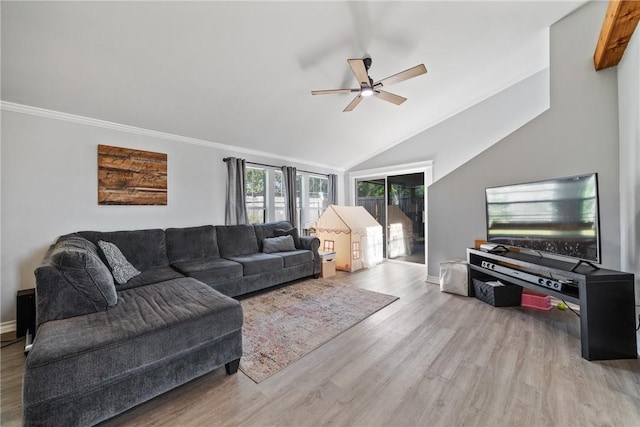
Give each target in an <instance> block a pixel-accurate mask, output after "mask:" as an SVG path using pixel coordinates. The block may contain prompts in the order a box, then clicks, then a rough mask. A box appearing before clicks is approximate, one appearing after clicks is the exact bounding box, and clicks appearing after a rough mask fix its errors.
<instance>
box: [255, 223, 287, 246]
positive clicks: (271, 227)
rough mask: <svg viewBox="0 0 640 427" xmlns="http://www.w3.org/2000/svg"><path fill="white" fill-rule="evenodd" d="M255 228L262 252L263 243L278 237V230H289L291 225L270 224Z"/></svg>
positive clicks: (257, 225)
mask: <svg viewBox="0 0 640 427" xmlns="http://www.w3.org/2000/svg"><path fill="white" fill-rule="evenodd" d="M253 228H254V230H255V233H256V239H257V241H258V251H257V252H262V241H263V240H264V239H267V238H269V237H276V233H275V231H276V230H289V229H291V224H289V223H288V222H287V221H279V222H270V223H267V224H254V225H253Z"/></svg>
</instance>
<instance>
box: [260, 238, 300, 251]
mask: <svg viewBox="0 0 640 427" xmlns="http://www.w3.org/2000/svg"><path fill="white" fill-rule="evenodd" d="M295 250H296V245H295V243H293V237H291V236H289V235H287V236H280V237H268V238H266V239H264V240H263V241H262V252H264V253H265V254H272V253H274V252H287V251H295Z"/></svg>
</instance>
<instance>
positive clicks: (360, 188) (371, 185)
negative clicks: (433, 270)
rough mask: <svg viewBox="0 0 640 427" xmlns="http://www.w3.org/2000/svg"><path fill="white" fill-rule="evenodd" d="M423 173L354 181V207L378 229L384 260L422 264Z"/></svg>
mask: <svg viewBox="0 0 640 427" xmlns="http://www.w3.org/2000/svg"><path fill="white" fill-rule="evenodd" d="M424 200H425V193H424V173H423V172H420V173H412V174H402V175H389V176H386V177H382V178H370V179H369V178H362V179H357V180H356V200H355V204H356V205H359V206H363V207H364V208H365V209H366V210H367V211H368V212H369V213H370V214H371V215H372V216H373V217H374V218H375V219H376V221H378V222H379V223H380V224H381V225H382V230H383V239H384V240H383V241H384V246H383V247H384V257H385V258H388V259H397V260H401V261H408V262H415V263H420V264H424V263H425V221H424V220H425V218H424V212H425V206H424Z"/></svg>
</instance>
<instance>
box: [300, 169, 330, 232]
mask: <svg viewBox="0 0 640 427" xmlns="http://www.w3.org/2000/svg"><path fill="white" fill-rule="evenodd" d="M296 185H297V191H298V194H297V200H298V215H299V216H298V220H299V223H300V225H301V227H302V228H303V229H307V228H311V227H312V226H315V222H316V221H317V220H318V217H320V215H322V212H324V210H325V209H326V208H327V206H328V205H327V194H328V187H329V179H328V178H327V177H323V176H317V175H311V174H307V173H298V176H297V180H296Z"/></svg>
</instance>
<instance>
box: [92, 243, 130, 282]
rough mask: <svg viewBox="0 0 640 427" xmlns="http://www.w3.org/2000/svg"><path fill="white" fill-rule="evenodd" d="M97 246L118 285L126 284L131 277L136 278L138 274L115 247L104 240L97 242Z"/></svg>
mask: <svg viewBox="0 0 640 427" xmlns="http://www.w3.org/2000/svg"><path fill="white" fill-rule="evenodd" d="M98 246H100V249H102V253H103V254H104V257H105V258H106V259H107V262H108V263H109V267H111V274H113V278H114V279H115V280H116V282H118V284H120V285H124V284H125V283H127V282H128V281H129V280H130V279H131V278H132V277H135V276H137V275H138V274H140V272H139V271H138V270H137V269H136V268H135V267H134V266H133V265H132V264H131V263H130V262H129V261H127V258H125V256H124V255H123V254H122V252H121V251H120V249H118V247H117V246H116V245H114V244H113V243H110V242H105V241H104V240H100V241H98Z"/></svg>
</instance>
